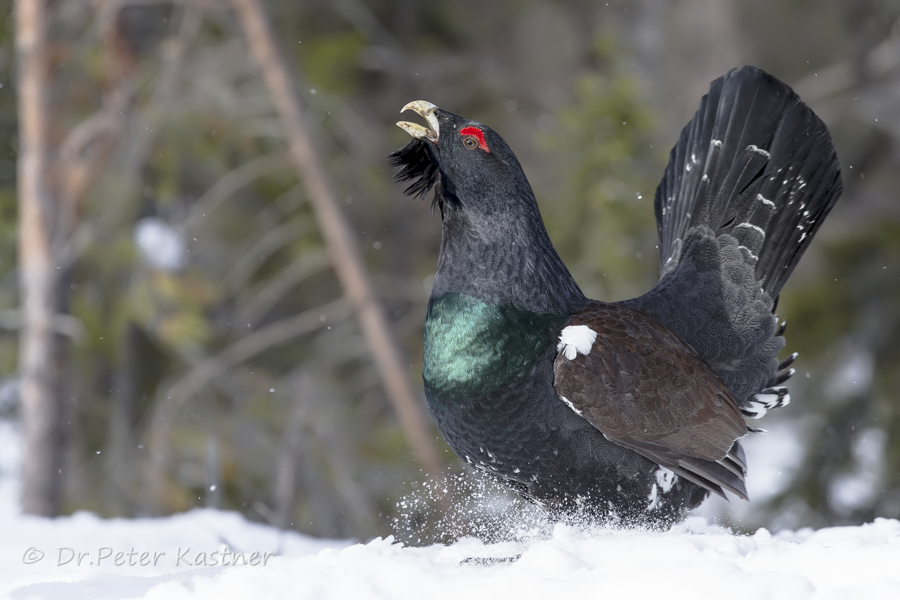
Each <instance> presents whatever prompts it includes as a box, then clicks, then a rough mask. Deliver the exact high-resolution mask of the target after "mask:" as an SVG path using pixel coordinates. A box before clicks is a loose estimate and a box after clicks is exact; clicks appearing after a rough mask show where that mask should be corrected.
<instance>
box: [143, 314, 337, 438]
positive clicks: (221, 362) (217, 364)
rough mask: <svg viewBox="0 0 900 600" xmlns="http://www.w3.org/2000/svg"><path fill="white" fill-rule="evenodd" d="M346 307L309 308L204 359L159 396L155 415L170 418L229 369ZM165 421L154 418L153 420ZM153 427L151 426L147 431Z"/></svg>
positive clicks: (334, 316)
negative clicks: (189, 399)
mask: <svg viewBox="0 0 900 600" xmlns="http://www.w3.org/2000/svg"><path fill="white" fill-rule="evenodd" d="M349 313H350V305H349V303H348V302H347V301H346V300H344V299H341V300H336V301H334V302H332V303H331V304H326V305H325V306H321V307H318V308H313V309H310V310H307V311H304V312H302V313H300V314H299V315H295V316H293V317H290V318H288V319H284V320H282V321H278V322H277V323H272V324H271V325H267V326H265V327H263V328H262V329H258V330H256V331H254V332H253V333H251V334H250V335H247V336H244V337H243V338H241V339H240V340H238V341H237V342H235V343H234V344H232V345H230V346H228V347H227V348H225V349H224V350H222V351H221V352H219V353H218V354H216V355H214V356H211V357H209V358H207V359H206V360H204V361H202V362H200V363H199V364H197V365H196V366H194V367H193V368H192V369H191V370H190V371H188V372H187V373H186V374H184V375H183V376H182V377H180V378H179V379H178V380H177V381H176V382H175V383H173V384H172V385H171V386H170V387H169V389H168V390H167V391H166V392H165V393H163V394H162V400H161V401H160V402H158V403H157V407H156V409H155V411H154V412H155V413H156V415H158V416H167V417H168V416H171V415H172V414H173V413H174V412H175V411H176V410H177V409H178V408H179V407H180V406H181V405H183V404H184V403H185V402H186V401H187V399H188V398H190V396H191V395H192V394H194V393H195V392H197V391H198V390H199V389H201V388H202V387H203V386H205V385H206V384H207V383H209V382H210V381H212V380H213V379H214V378H215V377H217V376H219V375H220V374H221V373H222V372H224V371H227V370H228V369H229V368H231V367H233V366H234V365H237V364H239V363H242V362H244V361H246V360H248V359H250V358H252V357H253V356H256V355H257V354H259V353H260V352H263V351H265V350H268V349H269V348H272V347H273V346H277V345H279V344H283V343H285V342H289V341H291V340H293V339H295V338H298V337H300V336H302V335H305V334H307V333H310V332H312V331H315V330H316V329H319V328H321V327H325V326H326V323H328V322H330V321H335V320H339V319H343V318H345V317H347V316H348V315H349ZM162 420H166V419H160V418H154V419H153V421H154V422H157V421H162ZM152 427H153V424H151V428H152Z"/></svg>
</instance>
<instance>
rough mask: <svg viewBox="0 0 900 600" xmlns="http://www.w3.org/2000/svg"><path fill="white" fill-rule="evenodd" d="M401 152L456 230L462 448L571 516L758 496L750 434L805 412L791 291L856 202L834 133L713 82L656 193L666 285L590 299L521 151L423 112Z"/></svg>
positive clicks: (447, 381)
mask: <svg viewBox="0 0 900 600" xmlns="http://www.w3.org/2000/svg"><path fill="white" fill-rule="evenodd" d="M410 109H411V110H413V111H415V112H417V113H418V114H419V115H421V116H422V117H424V118H425V120H426V121H427V124H428V126H427V127H426V126H422V125H418V124H415V123H409V122H400V123H398V125H399V126H400V127H402V128H403V129H404V130H406V131H407V132H408V133H409V134H410V135H412V137H413V138H414V139H413V140H412V141H411V142H410V143H409V144H408V145H407V146H406V147H404V148H402V149H400V150H398V151H396V152H394V153H393V154H392V155H391V157H390V160H391V164H392V166H397V167H401V169H400V170H399V172H398V173H397V174H396V175H395V177H396V179H398V180H399V181H411V184H410V185H409V187H407V189H406V190H405V192H406V194H408V195H413V196H419V197H423V198H424V197H425V195H426V194H427V193H428V192H429V190H433V191H434V201H433V207H436V208H437V209H438V210H439V211H440V215H441V219H442V222H443V233H442V238H441V247H440V257H439V259H438V265H437V272H436V275H435V279H434V288H433V290H432V293H431V299H430V300H429V303H428V313H427V317H426V321H425V349H424V364H423V377H424V380H425V392H426V395H427V399H428V406H429V408H430V409H431V413H432V414H433V415H434V418H435V420H436V421H437V425H438V427H439V429H440V431H441V433H443V435H444V437H445V438H446V439H447V442H448V443H449V444H450V446H451V447H452V448H453V450H454V451H455V452H456V453H457V454H458V455H459V456H460V457H461V458H462V459H463V460H465V461H466V462H467V463H469V464H471V465H472V466H474V467H476V468H478V469H481V470H482V471H484V472H486V473H489V474H490V475H492V476H494V477H496V478H497V479H499V480H500V481H502V482H504V483H506V484H507V485H509V486H510V487H512V488H513V489H514V490H515V491H517V492H518V493H520V494H521V495H522V496H524V497H525V498H527V499H529V500H531V501H533V502H535V503H537V504H538V505H540V506H542V507H544V508H546V509H547V510H548V511H550V512H551V513H552V514H553V515H556V516H557V517H559V518H569V517H571V516H573V515H586V516H587V517H589V518H591V519H603V520H612V521H615V522H619V523H622V524H626V525H655V526H667V525H670V524H671V523H673V522H675V521H676V520H678V519H680V518H681V517H682V516H683V515H684V513H685V512H686V511H688V510H690V509H693V508H695V507H697V506H698V505H699V504H700V503H701V502H702V501H703V500H704V499H705V498H706V497H707V496H708V495H709V493H710V492H713V493H715V494H719V495H721V496H723V497H724V496H725V491H728V492H731V493H732V494H734V495H736V496H738V497H740V498H744V499H746V498H747V491H746V487H745V485H744V478H745V474H746V471H747V466H746V464H747V463H746V460H745V456H744V452H743V451H742V449H741V446H740V442H739V440H740V439H741V438H742V437H744V436H745V435H747V434H748V432H752V431H754V429H753V428H751V427H748V426H747V424H746V423H745V421H744V418H745V417H751V418H752V417H756V418H758V417H761V416H763V415H764V414H765V413H766V411H768V410H770V409H773V408H777V407H779V406H783V405H785V404H787V403H788V401H789V398H790V397H789V395H788V393H787V389H786V388H785V387H784V386H783V385H782V384H783V383H784V382H785V380H787V379H788V378H789V377H790V376H791V375H792V374H793V372H794V370H793V369H791V368H789V367H790V364H791V363H792V362H793V360H794V358H796V354H792V355H791V356H789V357H788V358H787V359H786V360H784V361H782V362H779V361H778V359H777V354H778V353H779V351H780V350H781V349H782V348H783V347H784V345H785V342H784V338H783V336H782V334H783V333H784V323H781V324H780V325H779V323H778V317H777V316H776V315H775V314H774V310H775V306H776V303H777V300H778V294H779V292H780V291H781V287H782V286H783V285H784V283H785V281H786V280H787V278H788V276H789V275H790V274H791V272H792V271H793V270H794V267H795V266H796V265H797V262H798V261H799V260H800V257H801V256H802V255H803V252H804V251H805V250H806V248H807V246H808V245H809V243H810V242H811V241H812V238H813V236H814V235H815V233H816V231H817V230H818V228H819V227H820V226H821V224H822V221H823V220H824V218H825V216H826V215H827V214H828V212H829V211H830V210H831V208H832V207H833V206H834V204H835V202H837V200H838V198H839V196H840V193H841V189H842V183H841V174H840V166H839V163H838V158H837V155H836V153H835V150H834V147H833V145H832V141H831V136H830V135H829V133H828V129H827V128H826V127H825V125H824V124H823V123H822V121H821V120H820V119H819V118H818V117H817V116H816V115H815V114H814V113H813V112H812V111H811V110H810V109H809V108H808V107H807V106H806V105H805V104H804V103H803V102H802V101H801V100H800V98H799V97H798V96H797V95H796V94H795V93H794V92H793V90H791V89H790V88H789V87H788V86H786V85H785V84H783V83H781V82H780V81H778V80H777V79H775V78H774V77H772V76H771V75H769V74H767V73H765V72H763V71H761V70H759V69H757V68H753V67H743V68H741V69H735V70H732V71H730V72H729V73H728V74H727V75H725V76H724V77H721V78H719V79H717V80H715V81H713V82H712V84H711V86H710V90H709V93H708V94H707V95H706V96H704V97H703V99H702V100H701V101H700V108H699V110H698V111H697V113H696V114H695V115H694V117H693V119H692V120H691V121H690V123H688V125H687V126H686V127H685V128H684V130H683V131H682V132H681V137H680V138H679V140H678V143H677V144H676V145H675V147H674V148H673V149H672V152H671V155H670V157H669V164H668V167H667V168H666V171H665V173H664V175H663V178H662V181H661V183H660V184H659V187H658V188H657V190H656V198H655V202H654V208H655V211H656V220H657V229H658V233H659V240H660V244H659V248H660V272H661V273H660V279H659V281H658V283H657V284H656V286H655V287H654V288H653V289H652V290H650V291H649V292H648V293H647V294H645V295H643V296H640V297H638V298H634V299H632V300H627V301H624V302H614V303H606V302H601V301H598V300H590V299H588V298H586V297H585V296H584V295H583V294H582V292H581V290H580V289H579V287H578V285H577V284H576V283H575V281H574V280H573V278H572V276H571V275H570V274H569V271H568V269H566V266H565V265H564V264H563V262H562V260H560V258H559V256H558V255H557V253H556V250H555V249H554V248H553V244H552V243H551V242H550V239H549V237H548V235H547V232H546V230H545V229H544V224H543V222H542V220H541V215H540V212H539V210H538V205H537V202H536V200H535V197H534V193H533V192H532V190H531V186H530V185H529V183H528V180H527V179H526V177H525V174H524V172H523V171H522V167H521V166H520V164H519V161H518V160H517V159H516V156H515V154H513V151H512V150H511V149H510V148H509V146H508V145H507V144H506V142H504V141H503V139H502V138H501V137H500V136H499V135H498V134H497V133H496V132H495V131H493V130H492V129H490V128H489V127H487V126H485V125H483V124H481V123H478V122H475V121H471V120H469V119H465V118H463V117H460V116H457V115H455V114H452V113H450V112H447V111H445V110H442V109H440V108H438V107H436V106H434V105H433V104H431V103H429V102H424V101H416V102H411V103H410V104H408V105H407V106H405V107H404V108H403V110H404V111H405V110H410Z"/></svg>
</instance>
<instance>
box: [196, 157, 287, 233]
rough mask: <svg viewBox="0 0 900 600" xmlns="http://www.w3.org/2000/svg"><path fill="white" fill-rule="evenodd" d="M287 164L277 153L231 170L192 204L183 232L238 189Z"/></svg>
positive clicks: (284, 158) (254, 159)
mask: <svg viewBox="0 0 900 600" xmlns="http://www.w3.org/2000/svg"><path fill="white" fill-rule="evenodd" d="M289 164H290V163H289V162H288V154H287V152H283V151H278V152H272V153H271V154H265V155H263V156H258V157H256V158H253V159H251V160H248V161H247V162H245V163H244V164H242V165H240V166H239V167H237V168H235V169H232V170H231V171H229V172H228V173H227V174H225V175H224V176H223V177H222V178H220V179H219V180H218V181H216V182H215V183H214V184H213V185H212V187H210V188H209V189H208V190H206V192H204V194H203V195H202V196H200V198H198V199H197V201H196V202H195V203H194V204H193V206H192V207H191V212H190V214H188V217H187V219H185V222H184V224H183V225H182V227H183V229H184V231H189V230H190V228H191V227H194V226H196V225H197V223H198V222H199V221H200V220H201V219H202V218H203V217H205V216H207V215H209V214H210V213H211V212H213V211H214V210H216V209H217V208H218V207H219V206H220V205H221V204H222V203H223V202H225V201H226V200H228V198H229V197H231V195H232V194H234V193H235V192H236V191H237V190H239V189H240V188H242V187H244V186H245V185H248V184H250V183H251V182H253V181H255V180H257V179H259V178H260V177H265V176H266V175H269V174H271V173H274V172H276V171H278V170H279V169H283V168H284V167H286V166H287V165H289Z"/></svg>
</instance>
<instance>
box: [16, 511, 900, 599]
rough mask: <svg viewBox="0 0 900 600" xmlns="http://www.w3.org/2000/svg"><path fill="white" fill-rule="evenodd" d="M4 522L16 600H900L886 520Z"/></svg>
mask: <svg viewBox="0 0 900 600" xmlns="http://www.w3.org/2000/svg"><path fill="white" fill-rule="evenodd" d="M0 521H3V523H2V529H3V531H4V535H3V536H2V538H0V564H2V565H3V577H2V580H0V596H3V597H7V598H13V599H28V598H41V599H49V600H55V599H63V598H65V599H73V600H79V599H88V598H90V599H92V600H98V599H105V598H147V599H163V600H178V599H182V598H184V599H188V598H189V599H197V598H211V599H212V598H214V599H216V600H223V599H229V598H251V597H252V598H317V599H318V598H353V599H362V598H401V599H402V598H421V597H423V596H424V597H428V598H453V599H454V600H458V599H459V598H466V599H468V598H492V599H495V598H511V597H515V598H542V599H546V598H548V597H563V598H565V597H571V596H576V595H577V596H584V597H588V596H590V597H625V598H659V597H665V598H670V599H672V598H688V597H690V598H692V599H694V598H717V599H718V598H723V597H727V598H730V599H740V598H748V599H749V598H753V599H757V598H773V599H778V598H785V599H791V600H797V599H803V598H816V599H826V598H827V599H832V598H867V599H878V598H885V599H886V598H891V599H894V598H898V597H900V569H898V568H897V565H900V522H898V521H895V520H885V519H880V520H876V521H875V522H874V523H871V524H867V525H864V526H861V527H836V528H829V529H821V530H818V531H813V530H801V531H796V532H791V531H786V532H781V533H778V534H774V535H773V534H771V533H769V532H768V531H766V530H764V529H762V530H759V531H758V532H756V533H755V534H754V535H750V536H739V535H734V534H733V533H732V532H731V531H729V530H728V529H725V528H722V527H719V526H716V525H710V524H708V523H707V522H706V521H705V520H704V519H702V518H697V517H694V518H691V519H689V520H688V521H686V522H685V523H683V524H681V525H678V526H676V527H675V528H674V529H672V530H671V531H668V532H664V533H659V532H647V531H628V530H614V529H603V528H600V529H593V530H581V529H576V528H573V527H570V526H564V525H557V526H555V527H553V528H552V529H551V530H550V531H549V532H547V533H546V534H545V535H542V536H540V537H536V538H532V539H527V540H519V541H504V542H498V543H485V542H482V541H480V540H478V539H475V538H464V539H461V540H459V541H457V542H455V543H452V544H449V545H442V544H435V545H432V546H427V547H411V546H405V545H403V544H401V543H398V542H395V541H394V540H393V538H387V539H376V540H373V541H371V542H369V543H366V544H357V543H352V542H347V541H338V540H317V539H313V538H310V537H306V536H303V535H300V534H297V533H291V532H284V531H279V530H277V529H274V528H270V527H266V526H263V525H259V524H254V523H250V522H248V521H246V520H244V519H243V518H242V517H241V516H239V515H237V514H234V513H226V512H221V511H214V510H208V509H205V510H195V511H192V512H189V513H186V514H181V515H175V516H172V517H168V518H161V519H133V520H126V519H110V520H104V519H100V518H98V517H96V516H94V515H90V514H86V513H79V514H76V515H74V516H71V517H63V518H58V519H41V518H34V517H23V516H13V515H2V516H0ZM519 555H520V558H519V559H518V560H516V561H513V562H509V561H507V562H503V561H502V560H501V561H497V562H495V563H494V564H491V565H490V566H485V562H487V561H472V560H468V561H467V559H473V558H478V559H490V558H493V559H506V558H511V557H515V556H519ZM79 558H80V564H79V563H78V560H79ZM154 558H155V560H154ZM663 594H664V596H663ZM570 595H571V596H570Z"/></svg>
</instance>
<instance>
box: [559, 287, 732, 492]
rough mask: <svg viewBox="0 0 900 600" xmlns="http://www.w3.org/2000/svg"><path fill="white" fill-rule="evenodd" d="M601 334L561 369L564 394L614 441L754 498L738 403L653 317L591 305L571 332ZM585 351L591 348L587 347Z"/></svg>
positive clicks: (708, 484)
mask: <svg viewBox="0 0 900 600" xmlns="http://www.w3.org/2000/svg"><path fill="white" fill-rule="evenodd" d="M577 325H585V326H587V327H589V328H590V329H591V330H592V331H594V332H596V334H597V337H596V340H595V341H594V342H593V344H592V345H591V347H590V351H589V352H588V353H587V354H584V353H583V352H576V351H574V349H571V348H570V352H569V353H568V356H572V355H573V354H574V358H572V359H570V358H568V357H567V353H566V352H560V353H559V354H558V355H557V357H556V361H555V363H554V365H553V371H554V376H555V384H554V385H555V387H556V392H557V394H559V396H561V397H562V398H564V399H565V400H566V401H567V402H568V403H570V404H571V405H572V406H573V407H574V408H575V409H576V410H577V411H578V412H579V413H580V414H581V415H582V416H583V417H584V418H585V419H587V420H588V422H590V423H591V424H592V425H593V426H594V427H596V428H597V429H599V430H600V431H601V432H602V433H603V435H605V436H606V438H607V439H609V440H610V441H613V442H616V443H618V444H621V445H623V446H625V447H627V448H630V449H631V450H634V451H635V452H637V453H638V454H640V455H642V456H644V457H646V458H649V459H650V460H652V461H654V462H656V463H657V464H660V465H662V466H664V467H666V468H668V469H671V470H672V471H674V472H675V473H677V474H678V475H681V476H682V477H684V478H686V479H688V480H690V481H693V482H694V483H696V484H698V485H701V486H703V487H705V488H706V489H708V490H710V491H712V492H715V493H717V494H719V495H721V496H723V497H724V493H723V492H722V488H725V489H727V490H729V491H731V492H733V493H734V494H736V495H738V496H740V497H742V498H744V499H746V498H747V491H746V488H745V487H744V473H745V471H746V465H745V463H744V457H743V452H742V450H741V448H740V446H739V445H738V443H737V440H738V438H740V437H742V436H743V435H745V434H746V433H747V426H746V424H745V423H744V420H743V418H742V417H741V413H740V410H739V409H738V406H737V403H736V402H735V400H734V398H733V397H732V396H731V393H730V392H729V391H728V389H727V388H726V387H725V384H724V383H723V382H722V380H721V379H719V377H718V376H717V375H716V374H715V373H714V372H713V371H712V369H711V368H710V367H709V366H707V364H706V363H705V362H703V360H701V359H700V358H699V357H698V356H697V354H696V353H695V352H694V351H693V349H691V347H690V346H688V345H687V344H685V343H684V342H682V341H681V340H680V339H679V338H678V337H677V336H676V335H675V334H674V333H672V332H671V331H669V330H668V329H667V328H665V327H664V326H663V325H661V324H659V323H657V322H656V321H655V320H653V319H652V318H651V317H650V316H648V315H646V314H644V313H642V312H639V311H636V310H631V309H627V308H624V307H621V306H616V305H611V304H604V303H600V302H591V303H589V304H588V306H587V307H585V309H584V310H583V311H582V312H580V313H578V314H575V315H572V316H571V317H570V318H569V321H568V323H567V326H577ZM582 346H583V345H582Z"/></svg>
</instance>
